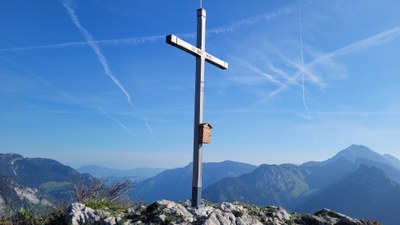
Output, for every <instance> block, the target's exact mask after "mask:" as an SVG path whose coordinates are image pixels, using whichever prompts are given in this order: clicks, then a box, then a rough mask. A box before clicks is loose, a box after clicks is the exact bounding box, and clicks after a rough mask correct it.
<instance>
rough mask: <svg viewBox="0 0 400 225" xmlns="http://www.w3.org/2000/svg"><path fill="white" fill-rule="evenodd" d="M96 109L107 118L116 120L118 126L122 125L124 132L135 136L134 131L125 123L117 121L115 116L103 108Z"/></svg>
mask: <svg viewBox="0 0 400 225" xmlns="http://www.w3.org/2000/svg"><path fill="white" fill-rule="evenodd" d="M98 111H99V112H100V113H102V114H104V115H105V116H107V117H108V118H110V119H112V120H113V121H114V122H116V123H117V124H118V125H119V126H120V127H122V129H124V130H125V131H126V132H128V133H129V134H130V135H132V136H133V137H137V135H136V134H135V133H133V131H132V130H131V129H129V128H128V127H127V126H126V125H125V124H123V123H122V122H121V121H119V120H118V119H117V118H115V117H113V116H111V115H110V114H109V113H107V112H106V111H105V110H104V109H102V108H98Z"/></svg>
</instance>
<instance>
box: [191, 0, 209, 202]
mask: <svg viewBox="0 0 400 225" xmlns="http://www.w3.org/2000/svg"><path fill="white" fill-rule="evenodd" d="M205 31H206V11H205V10H204V9H202V8H200V9H198V10H197V48H199V49H201V50H202V51H203V52H204V51H205V47H206V46H205V45H206V43H205V40H206V34H205ZM203 106H204V56H203V55H202V56H200V57H196V84H195V104H194V132H193V133H194V137H193V178H192V179H193V180H192V206H193V207H198V206H199V205H200V204H201V190H202V161H203V143H201V142H200V140H199V125H200V124H201V123H203Z"/></svg>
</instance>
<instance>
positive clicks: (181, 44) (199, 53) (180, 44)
mask: <svg viewBox="0 0 400 225" xmlns="http://www.w3.org/2000/svg"><path fill="white" fill-rule="evenodd" d="M166 41H167V43H168V44H170V45H172V46H175V47H177V48H179V49H181V50H183V51H185V52H187V53H189V54H191V55H193V56H196V57H204V58H205V60H206V61H207V62H209V63H211V64H213V65H214V66H217V67H219V68H221V69H224V70H225V69H228V63H227V62H225V61H222V60H220V59H218V58H217V57H214V56H212V55H210V54H208V53H207V52H204V51H203V50H201V49H199V48H197V47H195V46H193V45H191V44H189V43H187V42H186V41H184V40H182V39H180V38H178V37H177V36H175V35H173V34H170V35H167V37H166Z"/></svg>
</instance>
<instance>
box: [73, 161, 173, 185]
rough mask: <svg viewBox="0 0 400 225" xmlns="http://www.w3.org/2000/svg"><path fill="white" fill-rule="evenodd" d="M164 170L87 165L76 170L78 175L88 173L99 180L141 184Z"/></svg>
mask: <svg viewBox="0 0 400 225" xmlns="http://www.w3.org/2000/svg"><path fill="white" fill-rule="evenodd" d="M164 170H166V169H164V168H148V167H138V168H134V169H127V170H122V169H111V168H107V167H102V166H97V165H88V166H82V167H80V168H78V169H77V171H78V172H80V173H88V174H90V175H92V176H94V177H96V178H101V179H103V178H104V179H112V180H123V179H129V180H131V181H133V182H141V181H143V180H145V179H147V178H150V177H154V176H155V175H157V174H159V173H161V172H163V171H164Z"/></svg>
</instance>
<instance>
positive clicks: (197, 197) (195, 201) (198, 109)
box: [166, 8, 228, 208]
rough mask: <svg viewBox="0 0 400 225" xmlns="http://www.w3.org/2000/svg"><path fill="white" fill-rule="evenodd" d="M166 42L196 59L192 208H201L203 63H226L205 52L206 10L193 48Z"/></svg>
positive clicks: (199, 18)
mask: <svg viewBox="0 0 400 225" xmlns="http://www.w3.org/2000/svg"><path fill="white" fill-rule="evenodd" d="M166 42H167V43H168V44H170V45H172V46H175V47H177V48H179V49H181V50H183V51H185V52H187V53H189V54H191V55H193V56H195V57H196V84H195V104H194V137H193V178H192V207H196V208H198V207H199V206H201V190H202V158H203V143H202V141H201V140H200V138H199V137H200V131H199V130H200V124H202V123H203V106H204V62H205V61H206V62H208V63H211V64H213V65H214V66H217V67H219V68H221V69H228V63H227V62H224V61H222V60H220V59H218V58H216V57H214V56H212V55H210V54H208V53H207V52H206V10H205V9H203V8H200V9H198V10H197V43H196V46H193V45H191V44H189V43H187V42H185V41H183V40H182V39H180V38H178V37H177V36H175V35H172V34H170V35H167V36H166Z"/></svg>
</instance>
